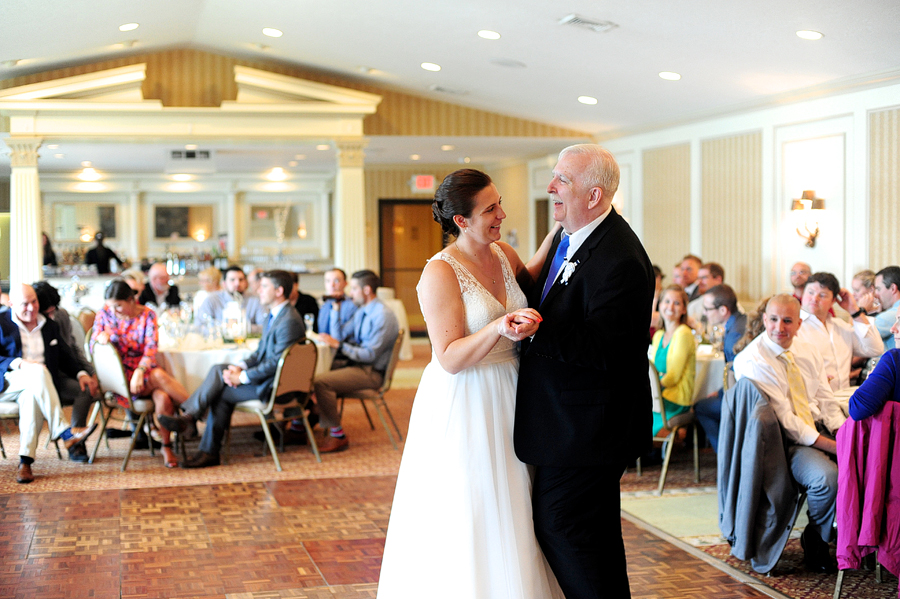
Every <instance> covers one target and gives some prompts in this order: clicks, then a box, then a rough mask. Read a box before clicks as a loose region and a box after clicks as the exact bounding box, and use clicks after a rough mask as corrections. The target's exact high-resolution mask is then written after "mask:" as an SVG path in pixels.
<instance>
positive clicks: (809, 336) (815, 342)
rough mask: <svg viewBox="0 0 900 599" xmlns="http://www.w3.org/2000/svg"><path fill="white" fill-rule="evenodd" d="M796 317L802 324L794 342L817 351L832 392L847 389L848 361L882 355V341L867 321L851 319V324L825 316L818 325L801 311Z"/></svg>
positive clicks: (815, 318) (848, 386) (872, 323)
mask: <svg viewBox="0 0 900 599" xmlns="http://www.w3.org/2000/svg"><path fill="white" fill-rule="evenodd" d="M800 318H802V319H803V325H802V326H801V327H800V330H799V331H797V339H802V340H803V341H806V342H807V343H809V344H810V345H812V346H813V347H815V348H816V349H817V350H819V353H820V354H821V355H822V359H823V360H824V361H825V374H826V375H827V376H828V381H829V382H830V383H831V390H832V391H839V390H841V389H849V388H850V362H851V360H852V358H854V357H857V358H874V357H875V356H880V355H881V354H883V353H884V342H883V341H882V340H881V335H880V334H878V328H877V327H876V326H875V323H874V322H873V320H872V319H871V318H870V319H869V324H863V323H861V322H856V321H855V320H854V321H853V324H852V325H851V324H847V323H846V322H844V321H843V320H840V319H838V318H834V317H833V316H831V315H830V314H829V315H828V316H826V318H825V322H822V321H821V320H819V319H818V318H817V317H816V316H813V315H812V314H810V313H809V312H806V311H803V310H801V311H800Z"/></svg>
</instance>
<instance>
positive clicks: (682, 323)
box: [650, 285, 696, 435]
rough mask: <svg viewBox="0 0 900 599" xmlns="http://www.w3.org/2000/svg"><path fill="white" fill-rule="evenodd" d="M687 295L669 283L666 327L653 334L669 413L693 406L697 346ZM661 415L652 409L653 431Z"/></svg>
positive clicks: (662, 310) (663, 302) (663, 308)
mask: <svg viewBox="0 0 900 599" xmlns="http://www.w3.org/2000/svg"><path fill="white" fill-rule="evenodd" d="M687 304H688V297H687V294H686V293H685V292H684V289H682V288H681V287H680V286H679V285H670V286H669V287H667V288H666V290H665V291H664V292H663V296H662V299H661V300H660V302H659V313H660V315H661V316H662V319H663V323H664V325H665V328H664V329H663V330H661V331H657V332H656V334H655V335H653V342H652V344H651V350H650V355H652V356H653V365H654V366H656V370H657V371H658V372H659V382H660V385H661V386H662V397H663V403H664V405H665V409H666V417H667V418H672V417H673V416H677V415H678V414H683V413H684V412H687V411H688V410H690V409H691V400H692V399H693V397H694V376H695V367H696V350H695V347H694V335H693V333H692V332H691V328H690V327H689V326H687ZM662 426H663V422H662V415H661V414H659V413H658V412H654V413H653V434H654V435H656V434H657V433H658V432H659V431H660V429H662Z"/></svg>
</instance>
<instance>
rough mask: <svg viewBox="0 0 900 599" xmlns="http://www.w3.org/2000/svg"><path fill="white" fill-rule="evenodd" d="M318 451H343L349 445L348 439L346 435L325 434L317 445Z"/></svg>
mask: <svg viewBox="0 0 900 599" xmlns="http://www.w3.org/2000/svg"><path fill="white" fill-rule="evenodd" d="M318 447H319V453H333V452H335V451H344V450H345V449H347V448H348V447H350V439H348V438H347V436H346V435H345V436H343V437H332V436H331V435H325V439H323V440H322V442H321V443H319V445H318Z"/></svg>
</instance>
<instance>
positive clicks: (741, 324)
mask: <svg viewBox="0 0 900 599" xmlns="http://www.w3.org/2000/svg"><path fill="white" fill-rule="evenodd" d="M701 300H702V301H703V311H704V312H705V313H706V318H707V320H708V321H709V324H711V325H720V326H724V327H725V339H724V341H723V342H722V352H723V353H724V354H725V362H726V364H727V363H728V362H733V361H734V344H735V343H736V342H737V341H738V339H740V338H741V337H742V336H743V335H744V330H745V329H746V328H747V315H746V314H741V313H740V312H738V309H737V296H736V295H735V293H734V290H733V289H732V288H731V287H729V286H728V285H716V286H715V287H713V288H712V289H710V290H709V291H707V292H706V293H704V294H703V296H701ZM694 413H695V414H696V415H697V420H698V421H699V422H700V426H702V427H703V430H704V431H705V432H706V438H707V439H709V444H710V445H712V448H713V451H716V452H718V447H719V422H720V421H721V419H722V390H721V389H720V390H719V391H718V392H717V393H714V394H713V395H710V396H709V397H706V398H703V399H701V400H700V401H698V402H697V403H695V404H694Z"/></svg>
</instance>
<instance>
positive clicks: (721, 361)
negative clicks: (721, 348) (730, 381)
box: [693, 344, 725, 403]
mask: <svg viewBox="0 0 900 599" xmlns="http://www.w3.org/2000/svg"><path fill="white" fill-rule="evenodd" d="M724 374H725V356H724V355H723V354H722V353H721V352H715V351H714V350H713V348H712V346H711V345H706V344H703V345H699V346H698V347H697V370H696V375H695V378H694V399H693V403H697V402H698V401H700V400H701V399H703V398H705V397H709V396H710V395H712V394H714V393H717V392H718V391H719V390H721V389H722V387H723V386H724V378H723V375H724Z"/></svg>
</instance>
